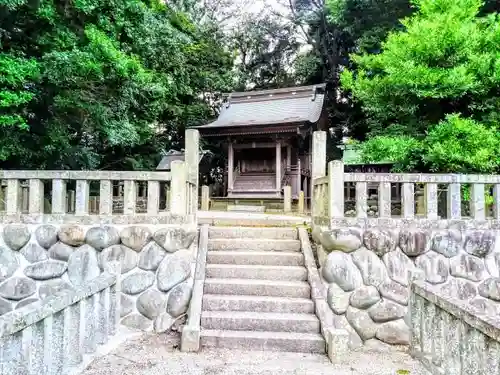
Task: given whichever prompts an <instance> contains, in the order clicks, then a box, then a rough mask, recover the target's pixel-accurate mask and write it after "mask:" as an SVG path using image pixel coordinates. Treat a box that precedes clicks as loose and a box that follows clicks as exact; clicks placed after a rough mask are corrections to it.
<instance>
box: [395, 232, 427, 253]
mask: <svg viewBox="0 0 500 375" xmlns="http://www.w3.org/2000/svg"><path fill="white" fill-rule="evenodd" d="M428 242H429V232H427V231H423V230H420V229H405V230H402V231H401V233H400V234H399V247H400V248H401V250H403V252H404V253H405V254H406V255H408V256H410V257H416V256H418V255H421V254H423V253H425V252H426V251H427V250H429V248H428Z"/></svg>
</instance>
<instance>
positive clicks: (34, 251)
mask: <svg viewBox="0 0 500 375" xmlns="http://www.w3.org/2000/svg"><path fill="white" fill-rule="evenodd" d="M20 253H21V254H22V255H23V256H24V258H26V260H27V261H28V262H30V263H36V262H41V261H43V260H47V259H49V254H48V253H47V251H46V250H45V249H44V248H43V247H41V246H40V245H39V244H37V243H29V244H27V245H26V246H24V247H23V248H22V249H21V251H20Z"/></svg>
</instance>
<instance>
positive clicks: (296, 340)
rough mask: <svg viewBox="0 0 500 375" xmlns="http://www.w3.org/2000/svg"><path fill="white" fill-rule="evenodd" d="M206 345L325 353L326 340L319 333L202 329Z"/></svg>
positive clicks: (202, 340)
mask: <svg viewBox="0 0 500 375" xmlns="http://www.w3.org/2000/svg"><path fill="white" fill-rule="evenodd" d="M201 345H202V346H204V347H215V348H227V349H235V350H238V349H239V350H257V351H281V352H296V353H318V354H325V352H326V345H325V340H324V339H323V337H322V336H321V335H320V334H317V333H291V332H256V331H222V330H211V329H202V330H201Z"/></svg>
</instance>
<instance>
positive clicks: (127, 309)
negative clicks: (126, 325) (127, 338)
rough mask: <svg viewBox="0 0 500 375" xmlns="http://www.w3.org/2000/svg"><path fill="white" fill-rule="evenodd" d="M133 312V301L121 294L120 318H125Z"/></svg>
mask: <svg viewBox="0 0 500 375" xmlns="http://www.w3.org/2000/svg"><path fill="white" fill-rule="evenodd" d="M134 310H135V301H134V300H133V299H132V298H130V297H127V296H126V295H125V294H123V293H122V294H121V298H120V318H123V317H124V316H127V315H128V314H130V313H132V312H133V311H134Z"/></svg>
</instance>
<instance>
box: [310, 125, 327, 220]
mask: <svg viewBox="0 0 500 375" xmlns="http://www.w3.org/2000/svg"><path fill="white" fill-rule="evenodd" d="M325 169H326V132H325V131H315V132H314V133H313V139H312V163H311V187H310V192H309V196H310V197H311V217H314V216H315V214H316V213H315V210H316V211H317V207H316V202H314V197H315V194H314V180H315V179H317V178H320V177H324V176H325V174H326V171H325Z"/></svg>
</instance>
